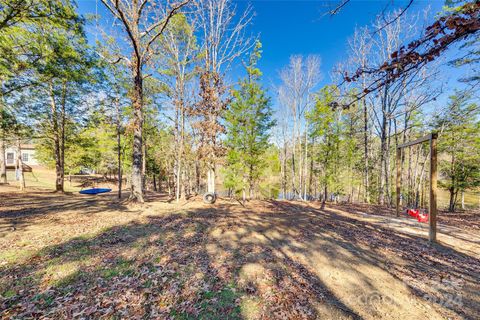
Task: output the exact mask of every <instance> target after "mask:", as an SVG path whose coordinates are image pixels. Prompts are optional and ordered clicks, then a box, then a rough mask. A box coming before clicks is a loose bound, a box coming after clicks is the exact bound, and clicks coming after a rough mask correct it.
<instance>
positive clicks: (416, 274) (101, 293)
mask: <svg viewBox="0 0 480 320" xmlns="http://www.w3.org/2000/svg"><path fill="white" fill-rule="evenodd" d="M7 191H8V192H5V190H3V193H2V190H0V225H1V226H2V228H3V229H2V230H0V293H1V294H2V297H1V298H0V307H1V310H3V311H2V313H1V314H0V317H1V318H7V319H8V318H25V317H34V318H39V317H42V316H46V317H51V318H62V319H63V318H72V317H77V318H80V317H84V318H99V317H101V316H103V317H120V318H122V317H123V318H125V317H128V318H142V317H143V318H158V319H166V318H167V319H198V318H202V319H332V318H335V319H381V318H388V319H444V318H453V319H461V318H467V319H468V318H470V319H474V318H475V317H476V315H478V314H479V313H480V307H479V306H480V297H479V292H480V287H479V285H478V284H479V279H480V276H479V274H480V261H479V259H478V257H479V253H480V250H479V246H478V242H479V235H478V234H473V233H470V232H469V231H465V230H463V231H461V232H460V231H459V230H453V229H451V228H449V227H444V226H441V228H440V232H441V233H442V235H441V236H440V237H439V239H440V241H441V244H440V245H438V246H428V245H427V244H426V241H425V240H424V239H423V238H422V237H419V236H418V235H419V234H422V233H423V234H424V233H425V230H424V227H423V226H418V225H413V224H410V223H408V221H406V223H404V222H405V221H403V220H402V219H400V220H398V221H397V219H390V218H387V217H378V216H370V215H362V214H359V213H352V212H346V211H344V210H341V209H339V208H338V207H335V208H327V209H326V210H323V211H321V210H319V208H318V207H316V206H315V205H305V204H302V203H288V202H261V201H252V202H250V203H248V204H247V205H246V206H245V207H242V206H241V205H239V204H238V203H236V202H230V201H226V200H221V201H219V202H217V203H216V204H215V206H207V205H204V204H202V203H199V202H189V203H185V204H181V205H176V204H171V203H167V202H166V201H165V199H161V198H159V199H152V200H154V201H152V202H149V203H147V204H146V205H144V206H142V207H132V206H127V205H125V204H124V203H121V202H117V201H116V200H115V198H114V196H111V195H104V196H100V197H94V198H91V197H81V196H78V195H71V196H62V195H57V194H52V193H44V192H36V193H29V194H28V195H26V194H20V193H15V192H11V190H7ZM406 225H408V226H406ZM12 226H14V230H13V229H12V228H11V227H12ZM451 231H454V232H455V233H454V234H451V235H448V234H446V233H447V232H451ZM444 232H445V235H443V233H444Z"/></svg>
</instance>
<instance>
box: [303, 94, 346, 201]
mask: <svg viewBox="0 0 480 320" xmlns="http://www.w3.org/2000/svg"><path fill="white" fill-rule="evenodd" d="M336 91H337V89H336V88H335V87H332V86H326V87H323V88H322V89H321V90H320V92H319V94H318V95H317V97H316V102H315V105H314V107H313V109H312V110H311V111H310V112H309V113H308V114H307V117H308V119H309V121H310V123H311V126H310V128H311V134H312V135H313V136H315V137H316V138H317V141H318V143H319V147H318V149H317V150H318V153H317V155H316V156H317V159H318V161H319V162H320V164H321V166H322V171H323V174H322V179H321V180H322V185H323V195H322V209H323V208H324V207H325V202H326V201H327V198H328V192H329V190H330V189H329V187H330V186H332V182H333V180H334V179H335V178H336V177H335V170H334V169H335V159H336V158H338V151H339V150H338V142H339V139H340V136H339V132H338V130H336V129H335V122H336V117H337V116H338V114H337V112H336V109H335V108H334V103H335V102H336V100H335V99H336V98H335V97H336V96H338V93H337V92H336Z"/></svg>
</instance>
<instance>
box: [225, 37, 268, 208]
mask: <svg viewBox="0 0 480 320" xmlns="http://www.w3.org/2000/svg"><path fill="white" fill-rule="evenodd" d="M261 47H262V46H261V43H260V42H257V43H256V46H255V48H254V51H253V53H252V54H251V56H250V59H249V62H248V65H247V66H246V71H247V77H246V78H245V79H243V80H242V81H240V84H239V85H240V88H239V89H237V90H234V91H233V101H232V103H231V105H230V106H229V108H228V109H227V112H226V114H225V120H226V129H227V138H226V146H227V148H228V151H227V169H226V176H227V178H226V187H228V188H231V189H234V190H235V191H236V192H237V191H240V190H241V191H243V199H244V200H245V198H246V192H247V189H248V192H249V197H250V198H252V197H253V196H254V193H255V187H256V185H257V183H258V180H259V177H260V175H261V169H262V167H263V161H264V158H263V155H264V153H265V151H266V150H267V148H268V145H269V142H268V140H269V138H270V133H269V130H270V129H271V128H272V127H273V126H274V125H275V121H274V120H272V109H271V107H270V98H269V97H267V93H266V92H265V90H264V89H263V88H262V86H261V85H260V84H259V80H260V77H261V75H262V73H261V72H260V70H259V69H258V67H257V62H258V60H259V59H260V56H261Z"/></svg>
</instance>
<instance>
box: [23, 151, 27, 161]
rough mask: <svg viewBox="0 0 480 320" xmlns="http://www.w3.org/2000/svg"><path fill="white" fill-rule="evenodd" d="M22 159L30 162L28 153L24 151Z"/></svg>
mask: <svg viewBox="0 0 480 320" xmlns="http://www.w3.org/2000/svg"><path fill="white" fill-rule="evenodd" d="M22 161H23V162H28V153H22Z"/></svg>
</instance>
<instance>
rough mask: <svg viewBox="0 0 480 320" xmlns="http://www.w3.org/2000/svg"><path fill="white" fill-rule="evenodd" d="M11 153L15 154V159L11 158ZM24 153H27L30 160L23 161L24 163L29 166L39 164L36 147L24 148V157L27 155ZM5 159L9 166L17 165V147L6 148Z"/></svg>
mask: <svg viewBox="0 0 480 320" xmlns="http://www.w3.org/2000/svg"><path fill="white" fill-rule="evenodd" d="M9 154H13V159H11V156H9ZM24 154H26V155H27V157H28V161H23V163H24V164H26V165H29V166H38V165H39V164H38V162H37V159H36V158H35V150H34V149H24V150H22V157H25V156H24ZM22 159H23V158H22ZM5 161H6V162H7V166H11V165H15V163H16V161H17V151H16V149H15V148H12V147H9V148H7V149H6V150H5Z"/></svg>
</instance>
